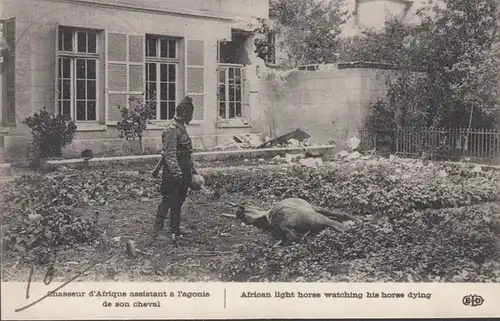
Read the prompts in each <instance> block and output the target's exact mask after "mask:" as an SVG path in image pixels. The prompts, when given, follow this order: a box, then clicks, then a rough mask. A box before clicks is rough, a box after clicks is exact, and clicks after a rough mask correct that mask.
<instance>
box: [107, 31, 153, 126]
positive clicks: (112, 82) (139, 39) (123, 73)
mask: <svg viewBox="0 0 500 321" xmlns="http://www.w3.org/2000/svg"><path fill="white" fill-rule="evenodd" d="M106 74H107V75H106V110H107V113H106V114H107V116H106V119H107V124H111V125H113V124H116V122H117V121H120V119H121V114H120V110H119V109H118V106H128V105H129V98H130V96H140V95H143V94H144V36H143V35H132V34H125V33H114V32H107V36H106Z"/></svg>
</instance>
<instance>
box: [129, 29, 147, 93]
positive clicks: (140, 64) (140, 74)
mask: <svg viewBox="0 0 500 321" xmlns="http://www.w3.org/2000/svg"><path fill="white" fill-rule="evenodd" d="M144 51H145V37H144V36H143V35H132V34H129V35H128V92H129V95H143V94H144V81H145V80H144V77H145V72H144Z"/></svg>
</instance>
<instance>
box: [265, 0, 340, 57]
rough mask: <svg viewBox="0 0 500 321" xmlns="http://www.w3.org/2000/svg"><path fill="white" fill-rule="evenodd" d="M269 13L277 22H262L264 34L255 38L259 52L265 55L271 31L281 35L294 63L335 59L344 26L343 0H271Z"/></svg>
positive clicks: (281, 43) (280, 44) (282, 44)
mask: <svg viewBox="0 0 500 321" xmlns="http://www.w3.org/2000/svg"><path fill="white" fill-rule="evenodd" d="M269 5H270V8H269V15H270V17H272V18H274V19H275V22H276V23H275V24H274V25H272V26H270V25H263V26H262V28H261V29H260V32H261V33H262V34H264V35H265V36H264V37H262V38H258V40H257V41H256V46H257V51H256V52H257V54H258V55H259V56H260V57H261V58H263V59H265V57H266V55H268V54H269V51H270V48H271V46H273V45H274V44H272V43H270V42H269V38H270V37H269V35H272V34H275V35H276V36H277V38H278V39H281V41H280V43H278V44H277V45H278V46H279V47H281V48H282V49H284V50H285V51H286V52H287V54H288V56H289V59H290V61H291V63H292V64H304V63H326V62H332V61H335V60H336V55H337V52H338V49H339V44H340V42H339V35H340V33H341V26H342V24H344V23H345V21H346V20H345V19H346V16H347V11H345V10H343V2H342V1H341V0H327V1H318V0H301V1H296V0H271V1H270V4H269Z"/></svg>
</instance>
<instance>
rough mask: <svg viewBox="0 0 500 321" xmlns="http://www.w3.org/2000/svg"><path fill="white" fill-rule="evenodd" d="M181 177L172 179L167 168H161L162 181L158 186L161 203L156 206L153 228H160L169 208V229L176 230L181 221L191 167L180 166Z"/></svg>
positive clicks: (190, 177)
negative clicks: (177, 179) (178, 179)
mask: <svg viewBox="0 0 500 321" xmlns="http://www.w3.org/2000/svg"><path fill="white" fill-rule="evenodd" d="M181 170H182V179H181V180H180V181H176V180H174V178H173V177H172V175H170V172H169V171H168V168H166V167H164V168H163V173H162V182H161V187H160V192H161V196H162V198H161V203H160V205H159V206H158V211H157V214H156V222H155V228H156V229H161V228H162V227H163V224H164V220H165V219H166V218H167V215H168V212H169V210H170V230H171V232H178V231H179V228H180V223H181V210H182V205H183V204H184V201H185V200H186V197H187V193H188V190H189V185H190V183H191V179H192V173H191V167H188V168H181Z"/></svg>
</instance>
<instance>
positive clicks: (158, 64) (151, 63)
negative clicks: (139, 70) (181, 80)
mask: <svg viewBox="0 0 500 321" xmlns="http://www.w3.org/2000/svg"><path fill="white" fill-rule="evenodd" d="M145 67H146V102H148V103H149V104H150V105H151V108H152V110H153V113H154V114H155V115H156V120H167V119H172V118H173V117H174V115H175V102H176V98H177V95H176V93H177V88H178V68H179V54H178V43H177V40H175V39H172V38H167V37H154V36H146V66H145ZM158 107H159V108H158Z"/></svg>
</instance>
